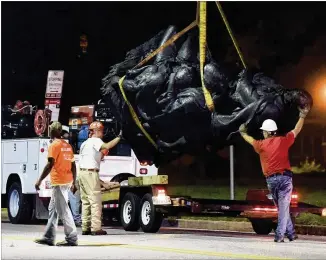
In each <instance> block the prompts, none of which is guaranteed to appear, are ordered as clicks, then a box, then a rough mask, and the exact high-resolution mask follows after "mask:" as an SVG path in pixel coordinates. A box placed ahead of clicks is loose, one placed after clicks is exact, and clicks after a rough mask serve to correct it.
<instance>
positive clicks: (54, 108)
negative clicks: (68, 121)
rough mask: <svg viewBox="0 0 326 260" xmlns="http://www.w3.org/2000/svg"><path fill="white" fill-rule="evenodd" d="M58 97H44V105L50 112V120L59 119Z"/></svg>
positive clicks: (59, 102)
mask: <svg viewBox="0 0 326 260" xmlns="http://www.w3.org/2000/svg"><path fill="white" fill-rule="evenodd" d="M60 104H61V101H60V99H45V107H46V108H48V109H50V110H51V112H52V116H51V121H59V113H60Z"/></svg>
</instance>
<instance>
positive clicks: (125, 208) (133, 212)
mask: <svg viewBox="0 0 326 260" xmlns="http://www.w3.org/2000/svg"><path fill="white" fill-rule="evenodd" d="M139 205H140V198H139V197H138V196H137V195H135V194H134V193H131V192H128V193H127V194H126V195H125V196H124V197H123V200H122V204H121V211H120V219H121V224H122V226H123V228H124V230H126V231H137V230H138V229H139V227H140V225H139Z"/></svg>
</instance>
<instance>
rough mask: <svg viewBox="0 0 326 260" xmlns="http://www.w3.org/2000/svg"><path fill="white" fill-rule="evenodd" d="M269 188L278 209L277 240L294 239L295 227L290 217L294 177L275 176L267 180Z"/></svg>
mask: <svg viewBox="0 0 326 260" xmlns="http://www.w3.org/2000/svg"><path fill="white" fill-rule="evenodd" d="M266 181H267V187H268V189H269V191H270V193H271V194H272V196H273V200H274V203H275V205H276V206H277V208H278V223H277V229H276V232H275V238H276V239H282V238H284V236H285V234H286V235H287V236H288V237H293V236H294V234H295V231H294V227H293V224H292V220H291V216H290V203H291V195H292V189H293V184H292V177H290V176H285V175H275V176H273V177H269V178H267V179H266Z"/></svg>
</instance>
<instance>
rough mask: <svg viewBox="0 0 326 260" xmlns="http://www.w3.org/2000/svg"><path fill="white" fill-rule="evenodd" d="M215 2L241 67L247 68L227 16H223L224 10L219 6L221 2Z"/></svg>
mask: <svg viewBox="0 0 326 260" xmlns="http://www.w3.org/2000/svg"><path fill="white" fill-rule="evenodd" d="M215 3H216V5H217V8H218V10H219V12H220V14H221V16H222V19H223V22H224V24H225V26H226V29H227V30H228V32H229V35H230V37H231V40H232V42H233V45H234V47H235V48H236V50H237V53H238V55H239V57H240V60H241V62H242V65H243V67H244V68H245V69H247V66H246V63H245V62H244V59H243V55H242V52H241V50H240V48H239V45H238V43H237V40H236V39H235V37H234V36H233V33H232V30H231V27H230V24H229V22H228V20H227V18H226V16H225V14H224V11H223V9H222V6H221V4H220V2H219V1H216V2H215Z"/></svg>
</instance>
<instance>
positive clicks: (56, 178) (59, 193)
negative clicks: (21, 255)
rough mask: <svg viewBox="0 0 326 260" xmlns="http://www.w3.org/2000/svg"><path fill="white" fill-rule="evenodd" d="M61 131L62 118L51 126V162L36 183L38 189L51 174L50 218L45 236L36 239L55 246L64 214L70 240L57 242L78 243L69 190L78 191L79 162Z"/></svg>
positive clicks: (64, 243)
mask: <svg viewBox="0 0 326 260" xmlns="http://www.w3.org/2000/svg"><path fill="white" fill-rule="evenodd" d="M61 132H62V125H61V124H60V123H59V122H53V123H52V124H51V126H50V135H51V139H53V142H52V143H51V144H50V146H49V152H48V163H47V165H46V166H45V167H44V170H43V173H42V174H41V176H40V178H39V180H37V182H36V184H35V188H36V190H39V189H40V185H41V183H42V181H43V180H44V179H45V178H46V177H47V176H48V175H49V174H50V177H51V185H52V195H51V200H50V204H49V219H48V223H47V226H46V229H45V233H44V236H43V238H41V239H36V240H35V242H36V243H38V244H43V245H49V246H53V245H54V242H55V237H56V228H57V226H58V220H59V218H60V219H61V220H62V222H63V225H64V232H65V235H66V238H65V239H66V241H63V242H60V243H57V246H77V245H78V239H77V229H76V225H75V222H74V219H73V217H72V214H71V211H70V209H69V206H68V192H69V190H70V189H71V190H72V191H73V192H75V191H76V188H75V183H76V165H75V162H74V153H73V150H72V147H71V145H70V144H68V143H67V142H66V141H65V140H63V139H61Z"/></svg>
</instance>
